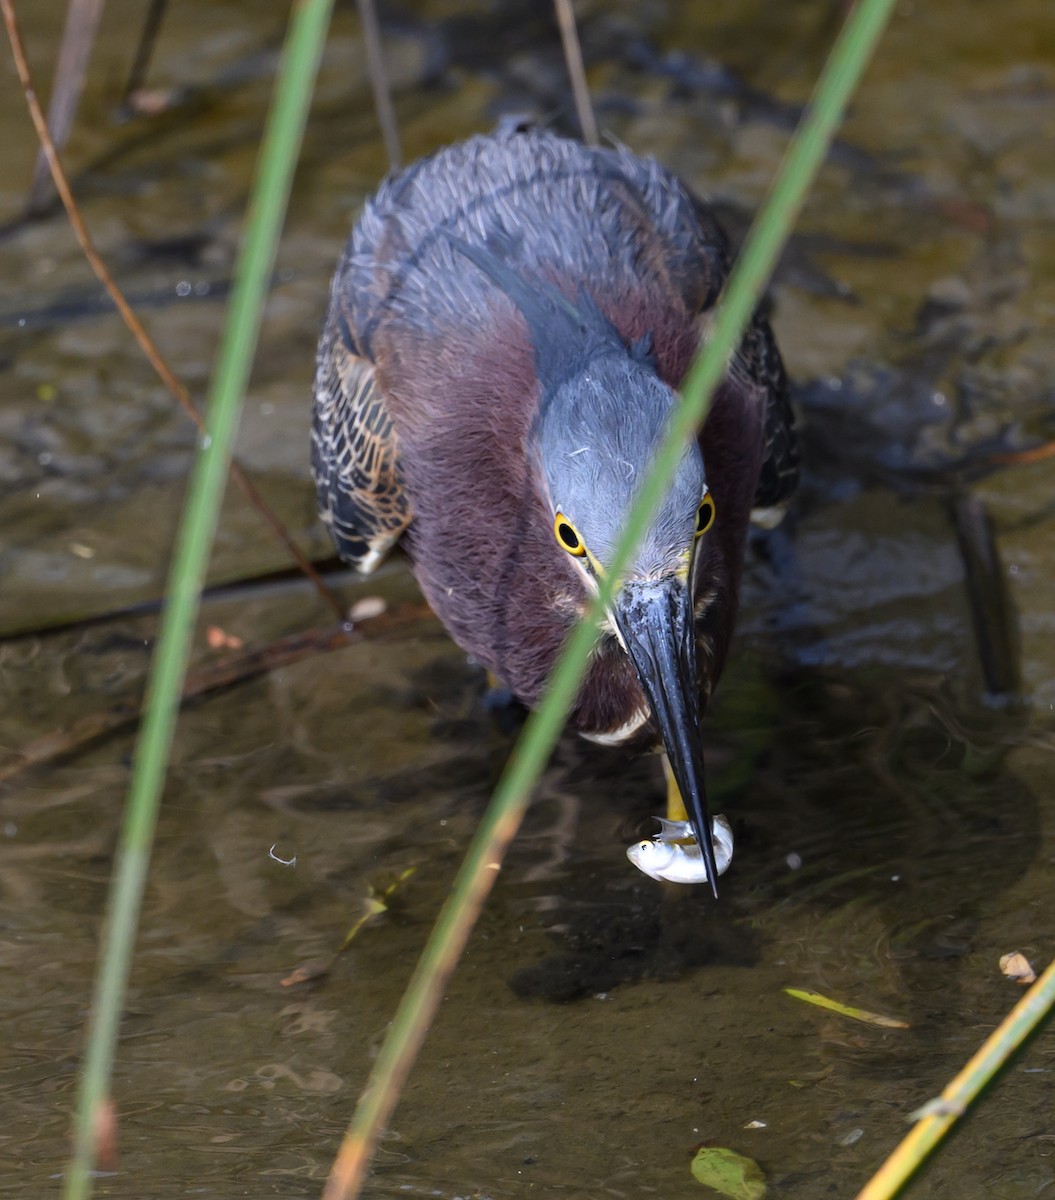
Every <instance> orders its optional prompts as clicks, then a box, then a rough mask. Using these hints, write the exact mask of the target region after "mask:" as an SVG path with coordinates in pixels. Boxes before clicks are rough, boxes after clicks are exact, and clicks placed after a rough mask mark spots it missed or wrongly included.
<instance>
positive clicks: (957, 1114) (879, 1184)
mask: <svg viewBox="0 0 1055 1200" xmlns="http://www.w3.org/2000/svg"><path fill="white" fill-rule="evenodd" d="M1053 1008H1055V962H1052V963H1051V964H1050V965H1049V966H1048V969H1047V970H1046V971H1045V972H1044V974H1043V975H1041V977H1040V978H1039V979H1038V980H1037V981H1036V983H1034V984H1033V986H1032V987H1031V988H1030V989H1029V991H1028V992H1026V994H1025V995H1024V996H1023V997H1022V999H1021V1000H1020V1001H1019V1002H1018V1003H1017V1004H1016V1005H1015V1007H1014V1008H1013V1009H1012V1010H1011V1011H1010V1012H1009V1013H1008V1014H1007V1016H1006V1017H1005V1018H1004V1019H1003V1021H1001V1022H1000V1024H999V1025H998V1026H997V1028H996V1029H994V1030H993V1032H992V1033H991V1034H990V1035H989V1037H988V1038H986V1040H985V1042H984V1043H983V1044H982V1046H981V1048H980V1049H979V1050H978V1052H977V1053H976V1054H975V1055H974V1057H973V1058H971V1060H970V1062H968V1063H967V1065H966V1066H965V1067H964V1068H963V1070H962V1071H961V1072H960V1073H959V1075H957V1076H956V1078H955V1079H953V1080H952V1081H951V1082H950V1083H949V1085H948V1086H947V1087H946V1089H945V1091H943V1092H942V1094H941V1095H940V1096H939V1097H938V1099H937V1100H936V1101H933V1102H932V1103H930V1104H926V1105H924V1106H923V1110H922V1114H921V1116H920V1119H919V1120H918V1121H917V1122H916V1124H915V1125H914V1126H913V1127H912V1130H911V1132H910V1133H908V1134H907V1135H906V1136H905V1138H904V1140H903V1141H902V1142H901V1144H900V1145H899V1146H898V1147H897V1148H896V1149H895V1150H894V1152H893V1153H892V1154H891V1155H890V1157H889V1158H888V1159H887V1160H886V1162H885V1163H884V1164H883V1165H882V1167H880V1169H879V1170H878V1171H877V1172H876V1174H875V1175H873V1177H872V1178H871V1179H870V1180H869V1182H868V1183H867V1184H866V1185H865V1187H864V1188H863V1189H862V1190H861V1191H860V1192H859V1193H858V1195H857V1200H893V1197H894V1196H896V1195H897V1194H898V1192H900V1191H901V1189H902V1188H903V1187H904V1186H905V1184H906V1183H908V1181H909V1179H911V1177H912V1176H913V1175H914V1174H915V1173H916V1171H918V1170H919V1168H920V1167H921V1166H922V1165H923V1162H924V1161H925V1159H926V1158H927V1157H928V1156H929V1155H930V1154H931V1153H932V1152H933V1151H934V1150H936V1149H937V1146H938V1143H939V1142H940V1141H941V1140H942V1138H944V1137H945V1135H946V1134H947V1133H948V1132H949V1130H950V1129H951V1128H952V1127H953V1125H955V1124H956V1122H957V1121H958V1120H959V1119H960V1118H961V1117H962V1116H964V1115H965V1114H966V1112H967V1109H968V1108H970V1106H971V1105H972V1104H973V1103H974V1102H975V1100H977V1099H978V1097H979V1096H980V1095H981V1093H982V1090H983V1089H984V1088H985V1087H986V1085H987V1084H989V1083H990V1082H991V1081H992V1080H993V1078H994V1077H995V1076H996V1075H997V1073H998V1072H999V1071H1001V1070H1002V1069H1003V1068H1004V1067H1005V1066H1006V1065H1007V1063H1008V1061H1009V1060H1010V1059H1011V1057H1012V1056H1013V1055H1014V1054H1015V1053H1016V1052H1017V1051H1018V1050H1019V1049H1020V1047H1021V1046H1022V1045H1023V1043H1024V1042H1025V1041H1026V1040H1027V1039H1028V1038H1029V1037H1031V1036H1032V1034H1033V1033H1035V1032H1036V1030H1037V1029H1039V1028H1040V1026H1041V1025H1042V1024H1043V1022H1044V1021H1046V1020H1047V1019H1048V1017H1050V1016H1051V1011H1052V1009H1053Z"/></svg>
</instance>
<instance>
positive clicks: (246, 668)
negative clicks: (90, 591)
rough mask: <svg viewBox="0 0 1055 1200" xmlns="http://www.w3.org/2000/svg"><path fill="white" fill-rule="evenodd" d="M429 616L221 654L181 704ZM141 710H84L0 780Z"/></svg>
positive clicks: (401, 616)
mask: <svg viewBox="0 0 1055 1200" xmlns="http://www.w3.org/2000/svg"><path fill="white" fill-rule="evenodd" d="M429 616H430V610H429V608H428V606H427V605H426V604H408V605H403V606H401V607H400V608H397V609H395V610H393V611H392V612H390V613H383V614H381V615H380V616H377V617H373V618H371V619H370V620H369V621H366V622H364V623H363V624H362V625H357V626H356V627H355V628H354V629H353V628H352V627H351V626H349V625H347V624H343V625H336V626H330V628H328V629H312V630H309V631H308V632H307V633H296V634H293V635H291V636H290V637H286V638H280V639H279V640H278V641H277V642H272V643H271V644H270V645H267V646H257V647H253V648H250V649H249V650H242V651H239V652H237V653H235V654H229V655H226V656H225V657H224V658H220V659H217V660H216V661H214V662H210V663H206V664H205V665H204V666H200V667H198V669H197V670H195V671H192V672H191V673H190V674H189V675H188V676H187V679H186V683H185V684H184V688H183V693H182V696H181V703H183V704H186V703H187V702H188V701H190V700H197V699H199V698H200V697H202V696H205V695H208V694H210V693H212V692H217V691H220V690H221V689H223V688H228V687H233V686H234V685H235V684H238V683H244V682H245V681H246V680H248V679H253V678H255V677H256V676H258V675H263V674H266V673H267V672H268V671H274V670H275V669H276V668H278V667H285V666H289V664H290V663H295V662H299V661H300V660H301V659H303V658H311V657H312V656H313V655H316V654H326V653H328V652H329V651H330V650H339V649H342V648H343V647H345V646H351V645H354V644H356V643H357V642H360V641H366V640H371V641H372V640H374V639H376V638H381V637H385V636H390V635H392V634H394V633H403V632H405V631H406V629H407V628H408V627H409V626H412V625H414V624H415V623H417V622H420V621H423V620H425V619H427V618H428V617H429ZM142 708H143V702H142V697H141V696H139V695H135V696H129V697H127V698H126V699H124V700H121V701H119V702H118V703H117V704H114V705H111V706H110V707H109V708H107V709H104V710H103V711H102V712H94V713H89V714H88V715H87V716H85V717H82V718H81V719H80V720H79V721H74V723H73V724H72V725H69V726H67V727H66V728H65V729H55V730H52V732H51V733H46V734H44V736H43V737H38V738H35V739H34V740H33V741H32V742H30V743H28V745H25V746H23V747H22V749H21V750H19V751H17V752H16V753H14V754H11V755H9V756H8V757H7V758H6V759H4V760H3V761H0V784H3V783H9V782H10V781H11V780H12V779H14V778H16V777H17V776H19V775H21V774H22V773H23V772H24V771H29V770H31V769H32V768H34V767H40V766H45V765H47V764H50V763H55V762H57V761H58V760H60V759H63V758H68V757H69V756H70V755H71V754H76V753H78V752H79V751H81V750H84V749H86V748H87V747H88V746H90V745H92V744H93V743H94V742H97V741H98V740H99V739H100V738H102V737H105V736H106V735H107V734H111V733H116V732H118V731H119V730H122V729H127V728H128V727H129V726H132V725H135V724H137V723H138V721H139V718H140V716H141V714H142Z"/></svg>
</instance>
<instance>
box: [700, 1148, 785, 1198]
mask: <svg viewBox="0 0 1055 1200" xmlns="http://www.w3.org/2000/svg"><path fill="white" fill-rule="evenodd" d="M690 1169H691V1171H692V1177H693V1179H695V1180H696V1182H697V1183H702V1184H703V1186H704V1187H709V1188H711V1189H712V1190H713V1191H716V1192H719V1193H721V1195H723V1196H731V1197H732V1200H762V1197H763V1196H764V1195H765V1194H766V1177H765V1176H764V1175H763V1174H762V1168H761V1167H760V1166H759V1165H758V1163H756V1162H755V1161H754V1159H752V1158H747V1157H745V1156H744V1155H743V1154H737V1152H736V1151H735V1150H729V1149H727V1148H726V1147H725V1146H701V1147H700V1148H699V1150H697V1151H696V1157H695V1158H694V1159H693V1160H692V1166H691V1168H690Z"/></svg>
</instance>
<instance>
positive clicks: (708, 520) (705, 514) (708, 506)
mask: <svg viewBox="0 0 1055 1200" xmlns="http://www.w3.org/2000/svg"><path fill="white" fill-rule="evenodd" d="M714 513H715V508H714V500H713V499H712V498H711V493H710V492H704V493H703V499H702V500H701V501H700V507H699V508H698V509H697V510H696V537H703V535H704V534H705V533H706V532H707V530H708V529H710V527H711V526H712V525H713V524H714Z"/></svg>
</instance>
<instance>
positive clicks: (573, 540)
mask: <svg viewBox="0 0 1055 1200" xmlns="http://www.w3.org/2000/svg"><path fill="white" fill-rule="evenodd" d="M553 532H554V533H555V534H556V535H557V541H558V542H560V544H561V545H562V546H563V547H564V549H565V550H567V552H568V553H569V554H574V555H575V557H576V558H582V557H583V556H584V555H585V553H586V543H585V542H584V541H583V540H582V538H581V537H579V531H578V530H577V529H576V528H575V526H574V525H573V524H572V523H571V521H569V520H568V518H567V517H566V516H565V515H564V514H563V513H557V516H556V519H555V520H554V522H553Z"/></svg>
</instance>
